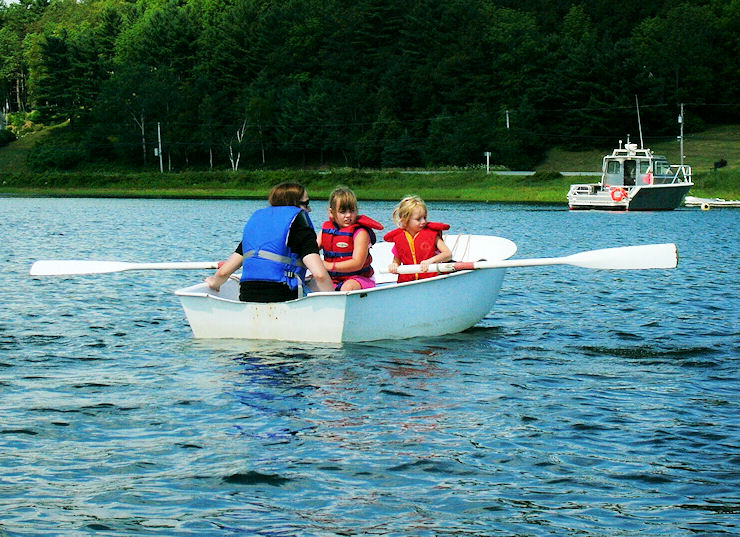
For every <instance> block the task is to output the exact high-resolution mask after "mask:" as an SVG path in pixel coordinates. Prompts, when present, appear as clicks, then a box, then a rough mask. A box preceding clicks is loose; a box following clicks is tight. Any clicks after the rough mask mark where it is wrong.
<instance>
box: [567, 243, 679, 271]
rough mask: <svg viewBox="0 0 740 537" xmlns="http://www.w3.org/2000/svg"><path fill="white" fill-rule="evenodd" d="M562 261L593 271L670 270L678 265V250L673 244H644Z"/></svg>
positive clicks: (582, 255) (576, 255) (603, 250)
mask: <svg viewBox="0 0 740 537" xmlns="http://www.w3.org/2000/svg"><path fill="white" fill-rule="evenodd" d="M562 260H563V262H564V264H568V265H575V266H577V267H584V268H592V269H611V270H640V269H668V268H676V266H677V265H678V249H677V248H676V245H675V244H673V243H667V244H644V245H640V246H623V247H618V248H605V249H602V250H591V251H588V252H582V253H579V254H573V255H570V256H567V257H564V258H562Z"/></svg>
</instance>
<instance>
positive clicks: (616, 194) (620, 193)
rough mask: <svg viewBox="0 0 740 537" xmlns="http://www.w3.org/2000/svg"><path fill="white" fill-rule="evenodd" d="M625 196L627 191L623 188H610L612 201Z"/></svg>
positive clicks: (619, 199) (620, 199)
mask: <svg viewBox="0 0 740 537" xmlns="http://www.w3.org/2000/svg"><path fill="white" fill-rule="evenodd" d="M626 197H627V191H626V190H625V189H623V188H618V187H617V188H612V199H613V200H614V201H617V202H619V201H622V200H623V199H624V198H626Z"/></svg>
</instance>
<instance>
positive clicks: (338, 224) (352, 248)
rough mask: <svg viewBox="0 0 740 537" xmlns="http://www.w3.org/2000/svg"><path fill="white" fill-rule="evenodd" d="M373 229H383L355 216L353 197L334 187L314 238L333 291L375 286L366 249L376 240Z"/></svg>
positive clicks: (344, 189) (363, 216)
mask: <svg viewBox="0 0 740 537" xmlns="http://www.w3.org/2000/svg"><path fill="white" fill-rule="evenodd" d="M374 229H383V226H382V225H381V224H380V223H378V222H376V221H375V220H373V219H372V218H369V217H367V216H365V215H364V214H363V215H359V216H358V214H357V197H356V196H355V193H354V192H352V191H351V190H350V189H349V188H346V187H337V188H335V189H334V192H332V193H331V197H330V198H329V220H327V221H326V222H324V225H323V226H322V227H321V233H320V234H319V237H318V242H319V246H320V247H321V249H322V250H323V251H324V266H325V267H326V270H328V271H329V275H330V276H331V279H332V281H333V282H334V285H335V288H336V290H337V291H356V290H358V289H368V288H370V287H375V277H374V272H373V267H372V266H371V265H370V263H372V260H373V258H372V257H371V256H370V247H371V246H372V245H373V244H375V241H376V240H377V239H376V237H375V232H374V231H373V230H374Z"/></svg>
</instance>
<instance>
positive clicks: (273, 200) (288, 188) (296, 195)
mask: <svg viewBox="0 0 740 537" xmlns="http://www.w3.org/2000/svg"><path fill="white" fill-rule="evenodd" d="M305 193H306V188H305V187H304V186H303V185H302V184H300V183H280V184H279V185H275V186H274V187H273V188H272V190H271V191H270V197H269V198H268V200H269V202H270V205H272V206H273V207H275V206H284V205H288V206H290V205H295V206H296V207H298V202H299V201H301V198H302V197H303V194H305Z"/></svg>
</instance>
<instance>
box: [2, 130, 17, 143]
mask: <svg viewBox="0 0 740 537" xmlns="http://www.w3.org/2000/svg"><path fill="white" fill-rule="evenodd" d="M13 140H15V134H13V131H11V130H10V129H2V130H0V147H2V146H4V145H8V144H9V143H10V142H12V141H13Z"/></svg>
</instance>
